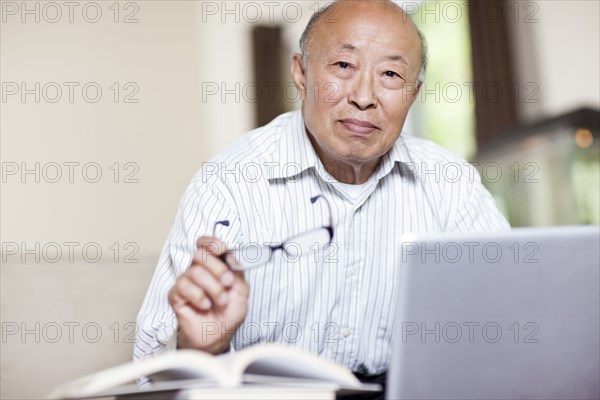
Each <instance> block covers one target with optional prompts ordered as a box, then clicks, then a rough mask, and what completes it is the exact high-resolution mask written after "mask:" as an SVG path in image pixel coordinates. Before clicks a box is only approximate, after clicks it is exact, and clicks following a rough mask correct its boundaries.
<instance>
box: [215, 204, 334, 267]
mask: <svg viewBox="0 0 600 400" xmlns="http://www.w3.org/2000/svg"><path fill="white" fill-rule="evenodd" d="M321 198H322V199H323V201H324V202H325V204H326V205H327V210H328V212H329V224H328V225H326V226H322V227H320V228H316V229H312V230H309V231H307V232H304V233H301V234H299V235H297V236H293V237H291V238H289V239H287V240H286V241H284V242H282V243H280V244H279V245H277V246H270V245H260V244H247V245H244V246H240V247H238V248H236V249H232V250H228V251H226V252H225V253H223V254H221V255H220V258H221V260H222V261H223V262H224V263H225V264H227V265H228V266H229V268H230V269H232V270H234V271H246V270H248V269H252V268H255V267H260V266H263V265H265V264H267V263H269V262H270V261H271V260H272V259H273V254H274V253H275V252H276V251H277V250H281V251H282V252H284V254H285V255H286V256H287V259H288V260H297V259H299V258H300V257H302V256H306V255H308V254H310V253H315V252H319V251H322V250H324V249H325V248H326V247H327V246H329V245H330V244H331V241H332V240H333V226H332V225H333V223H332V222H333V219H332V214H331V205H330V204H329V202H328V201H327V199H326V198H325V197H323V196H322V195H317V196H314V197H311V198H310V202H311V203H312V204H315V202H316V201H317V200H318V199H321ZM218 225H223V226H229V220H223V221H217V222H215V224H214V226H213V235H212V236H213V237H215V230H216V228H217V226H218ZM231 256H233V259H234V260H235V261H236V263H237V265H236V264H233V263H231V262H229V261H231V259H230V257H231ZM232 264H233V265H232Z"/></svg>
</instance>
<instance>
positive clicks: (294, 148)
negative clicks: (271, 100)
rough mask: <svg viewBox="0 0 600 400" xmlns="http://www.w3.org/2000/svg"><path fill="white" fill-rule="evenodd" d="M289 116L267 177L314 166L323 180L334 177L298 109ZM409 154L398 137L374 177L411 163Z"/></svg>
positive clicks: (296, 172) (291, 172)
mask: <svg viewBox="0 0 600 400" xmlns="http://www.w3.org/2000/svg"><path fill="white" fill-rule="evenodd" d="M290 114H291V117H290V119H289V120H288V122H287V123H286V124H285V126H284V127H283V130H282V132H281V135H280V140H279V149H278V154H279V159H278V160H277V157H275V161H276V165H275V168H271V169H269V179H278V178H292V177H294V176H297V175H300V174H301V173H302V172H304V171H306V170H308V169H310V168H313V169H315V170H316V172H317V173H318V174H319V175H320V176H321V178H322V179H323V180H325V181H331V180H335V179H334V178H333V177H332V176H331V175H330V174H329V173H327V171H325V168H324V166H323V163H322V162H321V159H320V158H319V156H318V155H317V153H316V151H315V149H314V147H313V145H312V143H311V141H310V139H309V138H308V133H307V132H306V127H305V125H304V117H303V115H302V111H301V110H296V111H293V112H291V113H290ZM411 160H412V157H410V155H409V153H408V150H407V148H406V145H405V142H404V139H403V138H402V136H400V137H399V138H398V139H397V140H396V141H395V142H394V144H393V146H392V148H391V149H390V151H388V152H387V153H386V154H385V155H384V156H383V158H382V160H381V164H380V165H379V168H378V169H377V170H376V171H375V175H376V180H379V179H381V178H383V177H384V176H386V175H388V174H389V173H390V172H391V171H392V170H393V169H394V166H395V165H396V164H397V163H399V164H402V163H410V162H411Z"/></svg>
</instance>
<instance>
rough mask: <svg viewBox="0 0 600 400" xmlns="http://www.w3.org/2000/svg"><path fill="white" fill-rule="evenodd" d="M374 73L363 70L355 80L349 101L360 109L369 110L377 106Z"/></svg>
mask: <svg viewBox="0 0 600 400" xmlns="http://www.w3.org/2000/svg"><path fill="white" fill-rule="evenodd" d="M373 80H374V75H373V74H371V73H369V72H368V71H361V73H360V74H358V75H357V77H356V80H355V81H354V82H353V86H352V90H350V94H349V95H348V102H349V103H350V104H352V105H354V106H355V107H356V108H358V109H359V110H362V111H364V110H368V109H371V108H376V107H377V95H376V93H375V82H373Z"/></svg>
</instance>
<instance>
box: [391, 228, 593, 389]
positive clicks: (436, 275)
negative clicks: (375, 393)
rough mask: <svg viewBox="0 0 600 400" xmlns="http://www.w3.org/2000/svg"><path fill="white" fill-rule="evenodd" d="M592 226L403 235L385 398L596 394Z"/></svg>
mask: <svg viewBox="0 0 600 400" xmlns="http://www.w3.org/2000/svg"><path fill="white" fill-rule="evenodd" d="M599 248H600V227H598V226H585V227H553V228H521V229H513V230H511V231H509V232H504V233H496V234H486V235H481V234H477V235H460V236H457V235H453V236H438V237H405V238H404V240H403V245H402V251H401V258H402V260H399V265H400V266H401V273H400V281H399V285H398V288H399V293H398V304H397V308H396V319H395V325H394V340H393V350H392V360H391V364H390V369H389V371H388V377H387V378H388V382H387V393H386V397H387V398H388V399H425V398H426V399H451V398H457V399H458V398H460V399H492V398H493V399H508V398H519V399H524V398H530V399H563V398H564V399H566V398H569V399H573V398H577V399H592V398H593V399H598V398H600V384H599V380H600V347H599V346H600V326H599V324H600V322H599V316H600V290H599V287H600V274H599V271H600V255H599Z"/></svg>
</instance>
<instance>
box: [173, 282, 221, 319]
mask: <svg viewBox="0 0 600 400" xmlns="http://www.w3.org/2000/svg"><path fill="white" fill-rule="evenodd" d="M178 297H179V298H178ZM173 300H174V301H176V302H179V303H181V302H182V301H183V302H184V303H188V304H190V305H191V306H192V307H194V308H197V309H198V310H203V311H206V310H209V309H210V308H211V307H212V301H211V300H210V298H208V296H206V294H205V292H204V289H203V288H202V287H200V286H198V285H197V284H196V283H195V282H194V281H192V280H191V279H190V278H189V277H188V276H187V275H185V274H184V275H182V276H180V277H179V278H177V281H176V282H175V287H174V294H173Z"/></svg>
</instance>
